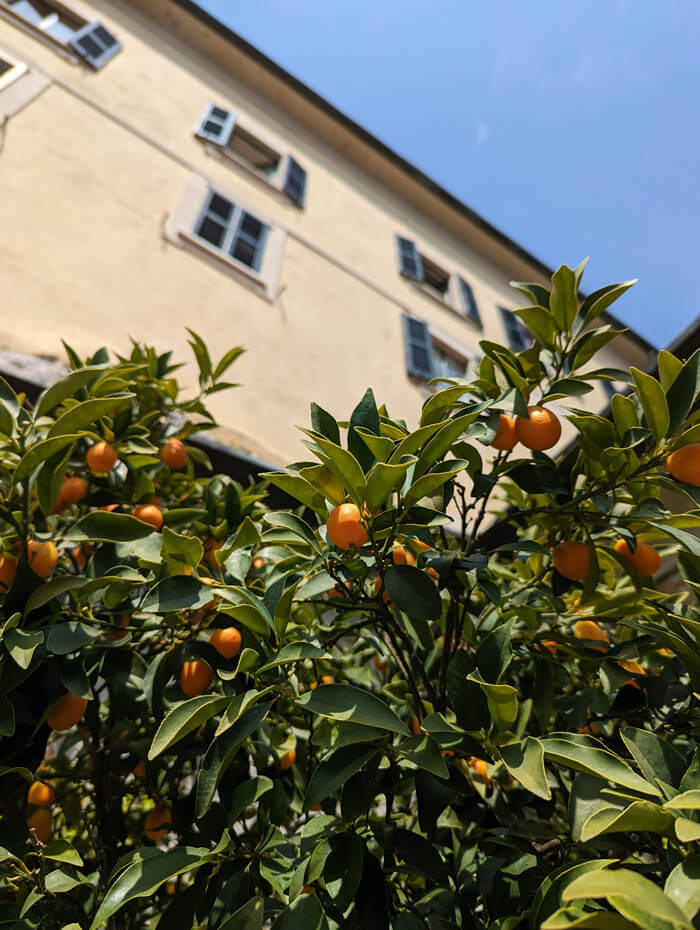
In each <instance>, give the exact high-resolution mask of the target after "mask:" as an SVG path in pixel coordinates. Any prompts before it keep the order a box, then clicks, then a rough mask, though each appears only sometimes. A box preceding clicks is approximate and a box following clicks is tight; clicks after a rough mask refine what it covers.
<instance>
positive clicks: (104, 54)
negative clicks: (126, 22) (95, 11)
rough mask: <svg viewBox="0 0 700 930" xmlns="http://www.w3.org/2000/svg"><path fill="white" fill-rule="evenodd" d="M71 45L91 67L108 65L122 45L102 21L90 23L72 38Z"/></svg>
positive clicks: (96, 67)
mask: <svg viewBox="0 0 700 930" xmlns="http://www.w3.org/2000/svg"><path fill="white" fill-rule="evenodd" d="M70 45H71V48H72V49H73V51H75V52H77V53H78V55H80V57H81V58H83V59H84V60H85V61H86V62H87V63H88V64H89V65H90V66H91V67H93V68H95V69H98V68H101V67H102V66H103V65H106V64H107V62H108V61H109V59H110V58H112V56H113V55H116V54H117V52H118V51H119V49H120V48H121V47H122V44H121V42H120V41H119V40H118V39H117V38H115V36H113V35H112V33H111V32H110V31H109V29H105V27H104V26H103V25H102V23H99V22H94V23H88V24H87V26H83V28H82V29H79V30H78V31H77V32H76V33H75V34H74V35H73V37H72V38H71V40H70Z"/></svg>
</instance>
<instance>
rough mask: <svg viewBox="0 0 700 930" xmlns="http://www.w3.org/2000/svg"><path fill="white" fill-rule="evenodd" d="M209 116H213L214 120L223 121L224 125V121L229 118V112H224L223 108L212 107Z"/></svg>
mask: <svg viewBox="0 0 700 930" xmlns="http://www.w3.org/2000/svg"><path fill="white" fill-rule="evenodd" d="M209 115H210V116H213V117H214V119H218V120H221V122H222V123H223V121H224V120H225V119H226V117H227V116H228V110H222V109H221V107H212V108H211V110H210V114H209Z"/></svg>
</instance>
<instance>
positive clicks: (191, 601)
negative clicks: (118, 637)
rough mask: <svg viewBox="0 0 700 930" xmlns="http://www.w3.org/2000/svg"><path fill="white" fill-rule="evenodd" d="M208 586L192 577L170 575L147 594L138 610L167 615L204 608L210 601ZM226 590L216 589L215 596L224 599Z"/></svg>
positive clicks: (210, 591) (210, 590)
mask: <svg viewBox="0 0 700 930" xmlns="http://www.w3.org/2000/svg"><path fill="white" fill-rule="evenodd" d="M213 590H214V589H213V588H212V587H211V586H210V585H206V584H204V583H203V582H202V581H200V580H199V579H198V578H195V577H194V576H192V575H171V576H170V577H169V578H163V579H162V581H159V582H158V583H157V584H155V585H154V586H153V587H152V588H151V590H150V591H149V592H148V594H147V595H146V597H145V598H144V600H143V603H142V604H141V607H140V609H141V610H142V611H143V612H144V613H154V614H167V613H170V612H171V611H174V610H185V609H186V608H187V609H189V610H196V609H197V608H198V607H204V605H205V604H208V603H209V602H210V601H211V599H212V596H213V595H212V591H213ZM227 593H228V592H227V590H226V589H225V588H223V587H221V588H219V587H217V588H216V594H218V595H219V596H220V597H225V596H226V594H227Z"/></svg>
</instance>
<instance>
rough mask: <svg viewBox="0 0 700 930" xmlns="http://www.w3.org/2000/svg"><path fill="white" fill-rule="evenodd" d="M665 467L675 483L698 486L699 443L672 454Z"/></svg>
mask: <svg viewBox="0 0 700 930" xmlns="http://www.w3.org/2000/svg"><path fill="white" fill-rule="evenodd" d="M666 467H667V468H668V470H669V471H670V472H671V474H672V475H673V477H674V478H675V479H676V481H681V482H682V483H683V484H693V485H695V487H698V486H700V442H692V443H691V444H690V445H689V446H683V448H682V449H677V450H676V451H675V452H672V453H671V454H670V455H669V457H668V458H667V459H666Z"/></svg>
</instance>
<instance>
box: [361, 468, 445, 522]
mask: <svg viewBox="0 0 700 930" xmlns="http://www.w3.org/2000/svg"><path fill="white" fill-rule="evenodd" d="M415 461H416V459H415V457H411V458H410V459H409V461H407V462H401V463H400V464H394V465H386V464H384V463H383V462H377V463H376V465H374V466H373V467H372V469H371V471H370V473H369V475H368V476H367V493H366V498H365V499H366V501H367V506H368V508H369V509H370V511H372V512H374V511H375V510H378V509H379V508H380V507H382V506H383V504H384V501H385V499H386V497H387V496H388V495H389V494H390V493H391V492H392V491H394V490H396V489H398V488H400V487H401V485H402V484H403V482H404V480H405V478H406V472H407V471H408V469H409V468H410V467H411V465H413V464H414V462H415ZM445 480H447V478H446V479H445ZM407 506H410V505H407Z"/></svg>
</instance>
